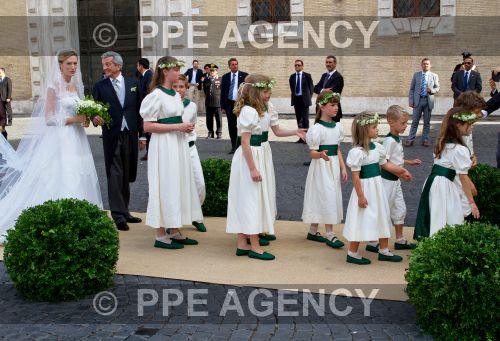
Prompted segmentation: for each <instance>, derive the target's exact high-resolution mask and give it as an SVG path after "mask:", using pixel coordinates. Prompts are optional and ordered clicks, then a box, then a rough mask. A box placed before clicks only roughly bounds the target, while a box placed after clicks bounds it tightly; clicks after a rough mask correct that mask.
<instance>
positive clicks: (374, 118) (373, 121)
mask: <svg viewBox="0 0 500 341" xmlns="http://www.w3.org/2000/svg"><path fill="white" fill-rule="evenodd" d="M379 122H380V117H379V115H378V112H376V113H375V114H373V116H370V117H367V118H363V119H361V120H359V121H358V124H359V125H360V126H365V125H368V124H378V123H379Z"/></svg>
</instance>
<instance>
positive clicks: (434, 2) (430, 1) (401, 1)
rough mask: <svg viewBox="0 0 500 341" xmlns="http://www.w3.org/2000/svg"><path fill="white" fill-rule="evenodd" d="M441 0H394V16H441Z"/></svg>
mask: <svg viewBox="0 0 500 341" xmlns="http://www.w3.org/2000/svg"><path fill="white" fill-rule="evenodd" d="M439 11H440V0H394V18H411V17H439V15H440V13H439Z"/></svg>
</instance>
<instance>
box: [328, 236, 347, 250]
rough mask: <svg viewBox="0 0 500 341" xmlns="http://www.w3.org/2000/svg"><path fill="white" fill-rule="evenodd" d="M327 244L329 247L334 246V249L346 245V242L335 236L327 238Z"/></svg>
mask: <svg viewBox="0 0 500 341" xmlns="http://www.w3.org/2000/svg"><path fill="white" fill-rule="evenodd" d="M326 245H328V246H329V247H333V248H334V249H340V248H341V247H342V246H344V243H343V242H342V241H341V240H340V239H338V238H337V237H333V238H332V240H328V239H327V240H326Z"/></svg>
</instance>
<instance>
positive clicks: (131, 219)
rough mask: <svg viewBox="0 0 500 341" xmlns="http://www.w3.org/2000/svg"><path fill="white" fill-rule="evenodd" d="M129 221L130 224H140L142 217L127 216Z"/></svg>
mask: <svg viewBox="0 0 500 341" xmlns="http://www.w3.org/2000/svg"><path fill="white" fill-rule="evenodd" d="M127 223H130V224H138V223H142V219H141V218H138V217H132V216H130V217H127Z"/></svg>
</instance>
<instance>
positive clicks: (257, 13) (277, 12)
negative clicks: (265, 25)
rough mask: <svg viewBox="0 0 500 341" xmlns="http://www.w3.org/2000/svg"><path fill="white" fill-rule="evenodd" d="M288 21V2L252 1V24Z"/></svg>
mask: <svg viewBox="0 0 500 341" xmlns="http://www.w3.org/2000/svg"><path fill="white" fill-rule="evenodd" d="M260 20H263V21H267V22H269V23H277V22H279V21H290V0H252V22H256V21H260Z"/></svg>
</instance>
